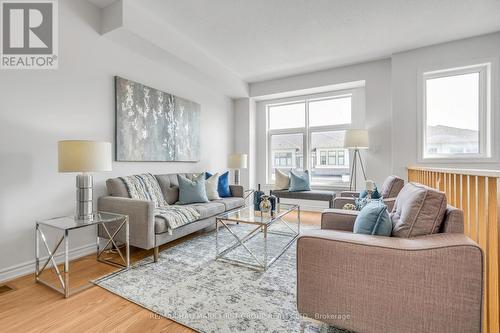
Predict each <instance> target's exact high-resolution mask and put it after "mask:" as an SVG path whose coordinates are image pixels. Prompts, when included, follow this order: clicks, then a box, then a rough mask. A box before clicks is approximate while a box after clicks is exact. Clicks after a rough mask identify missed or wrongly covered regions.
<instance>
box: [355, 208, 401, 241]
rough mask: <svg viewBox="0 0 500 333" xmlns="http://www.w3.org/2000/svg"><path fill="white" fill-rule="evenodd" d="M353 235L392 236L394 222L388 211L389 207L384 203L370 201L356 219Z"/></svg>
mask: <svg viewBox="0 0 500 333" xmlns="http://www.w3.org/2000/svg"><path fill="white" fill-rule="evenodd" d="M353 233H355V234H366V235H378V236H390V235H391V233H392V222H391V218H390V217H389V212H388V211H387V206H386V205H384V203H383V202H382V201H378V200H377V201H370V202H369V203H367V204H366V205H365V206H364V207H363V209H361V211H360V212H359V214H358V217H356V221H355V222H354V228H353Z"/></svg>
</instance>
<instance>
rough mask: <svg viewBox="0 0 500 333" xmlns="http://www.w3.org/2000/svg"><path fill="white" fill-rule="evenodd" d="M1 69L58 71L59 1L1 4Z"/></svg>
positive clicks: (12, 0)
mask: <svg viewBox="0 0 500 333" xmlns="http://www.w3.org/2000/svg"><path fill="white" fill-rule="evenodd" d="M0 7H1V14H0V16H1V18H2V24H1V28H2V32H1V40H2V44H1V62H0V68H2V69H56V68H57V65H58V55H57V53H58V43H57V42H58V25H57V19H58V12H57V0H17V1H16V0H1V1H0Z"/></svg>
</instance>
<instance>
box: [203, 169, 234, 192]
mask: <svg viewBox="0 0 500 333" xmlns="http://www.w3.org/2000/svg"><path fill="white" fill-rule="evenodd" d="M210 177H212V174H211V173H210V172H205V179H208V178H210ZM217 192H219V197H221V198H229V197H232V196H233V195H232V194H231V189H230V188H229V171H226V172H224V173H223V174H222V175H220V176H219V184H218V185H217Z"/></svg>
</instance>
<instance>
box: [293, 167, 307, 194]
mask: <svg viewBox="0 0 500 333" xmlns="http://www.w3.org/2000/svg"><path fill="white" fill-rule="evenodd" d="M310 190H311V184H310V180H309V171H307V170H306V171H290V187H289V188H288V191H290V192H298V191H310Z"/></svg>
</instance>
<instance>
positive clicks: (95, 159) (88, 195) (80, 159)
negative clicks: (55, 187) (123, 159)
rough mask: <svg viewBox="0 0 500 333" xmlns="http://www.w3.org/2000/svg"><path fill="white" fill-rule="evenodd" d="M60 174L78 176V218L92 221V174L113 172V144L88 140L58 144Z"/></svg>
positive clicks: (66, 141)
mask: <svg viewBox="0 0 500 333" xmlns="http://www.w3.org/2000/svg"><path fill="white" fill-rule="evenodd" d="M58 151H59V172H80V174H78V175H77V176H76V218H77V219H78V220H92V218H93V216H94V209H93V204H92V199H93V178H92V175H91V174H90V172H94V171H111V163H112V162H111V143H109V142H99V141H86V140H64V141H59V142H58Z"/></svg>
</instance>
